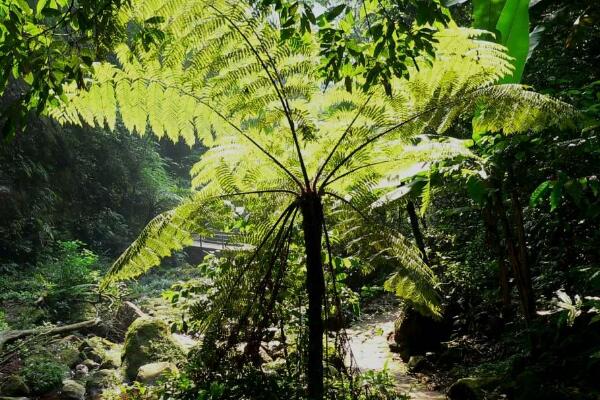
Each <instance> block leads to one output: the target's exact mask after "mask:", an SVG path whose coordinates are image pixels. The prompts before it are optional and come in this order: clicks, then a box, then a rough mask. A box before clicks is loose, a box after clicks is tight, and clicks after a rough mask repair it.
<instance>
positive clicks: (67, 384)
mask: <svg viewBox="0 0 600 400" xmlns="http://www.w3.org/2000/svg"><path fill="white" fill-rule="evenodd" d="M60 392H61V398H62V399H65V400H84V398H85V387H83V385H82V384H80V383H78V382H76V381H74V380H72V379H66V380H64V381H63V387H62V389H61V391H60Z"/></svg>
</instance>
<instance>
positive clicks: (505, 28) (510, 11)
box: [496, 0, 529, 83]
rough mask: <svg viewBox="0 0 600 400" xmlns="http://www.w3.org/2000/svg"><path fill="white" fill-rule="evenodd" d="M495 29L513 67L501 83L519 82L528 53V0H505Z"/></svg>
mask: <svg viewBox="0 0 600 400" xmlns="http://www.w3.org/2000/svg"><path fill="white" fill-rule="evenodd" d="M496 29H497V30H498V32H499V33H500V38H499V43H500V44H502V45H504V46H506V47H507V48H508V54H509V55H510V56H511V57H513V58H514V61H513V65H514V67H515V70H514V71H513V74H512V76H507V77H504V78H503V79H502V81H501V83H519V82H520V81H521V76H522V75H523V70H524V69H525V62H526V60H527V55H528V54H529V0H507V1H506V4H505V5H504V8H503V9H502V12H501V13H500V18H499V19H498V23H497V24H496Z"/></svg>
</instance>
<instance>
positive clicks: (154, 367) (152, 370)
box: [135, 361, 179, 385]
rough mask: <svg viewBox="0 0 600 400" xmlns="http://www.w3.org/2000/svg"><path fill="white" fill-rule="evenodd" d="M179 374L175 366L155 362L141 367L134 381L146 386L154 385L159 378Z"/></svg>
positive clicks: (168, 363)
mask: <svg viewBox="0 0 600 400" xmlns="http://www.w3.org/2000/svg"><path fill="white" fill-rule="evenodd" d="M177 372H179V370H178V369H177V366H176V365H175V364H173V363H170V362H165V361H163V362H156V363H150V364H146V365H142V366H141V367H140V368H139V369H138V373H137V377H136V378H135V380H136V381H138V382H140V383H144V384H146V385H152V384H154V383H156V382H157V381H158V380H159V379H160V378H162V377H164V376H165V375H167V374H169V373H170V374H174V373H177Z"/></svg>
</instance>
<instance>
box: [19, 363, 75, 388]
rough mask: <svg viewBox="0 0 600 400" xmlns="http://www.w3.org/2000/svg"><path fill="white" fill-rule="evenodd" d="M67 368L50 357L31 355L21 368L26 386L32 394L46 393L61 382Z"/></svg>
mask: <svg viewBox="0 0 600 400" xmlns="http://www.w3.org/2000/svg"><path fill="white" fill-rule="evenodd" d="M67 372H68V369H67V368H66V367H65V366H64V365H62V364H60V363H58V362H56V361H55V360H53V359H50V358H44V357H40V358H38V357H32V358H30V359H28V360H27V362H26V363H25V366H24V367H23V369H22V370H21V374H22V376H23V377H24V378H25V382H26V383H27V386H28V387H29V388H30V389H31V391H32V392H33V393H34V394H43V393H47V392H49V391H51V390H53V389H55V388H57V387H59V386H60V385H61V383H62V380H63V378H64V376H65V374H66V373H67Z"/></svg>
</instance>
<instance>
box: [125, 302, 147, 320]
mask: <svg viewBox="0 0 600 400" xmlns="http://www.w3.org/2000/svg"><path fill="white" fill-rule="evenodd" d="M123 305H124V306H125V307H127V308H129V309H130V310H131V311H132V312H133V313H134V314H135V315H137V316H138V317H140V318H141V317H147V316H148V314H146V313H145V312H143V311H142V309H141V308H139V307H138V306H136V305H135V304H133V303H132V302H130V301H124V302H123Z"/></svg>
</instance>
